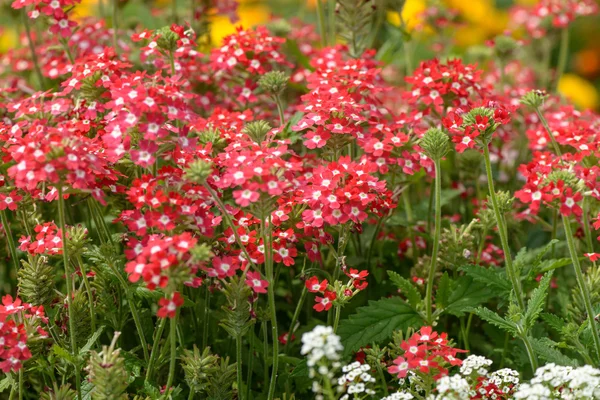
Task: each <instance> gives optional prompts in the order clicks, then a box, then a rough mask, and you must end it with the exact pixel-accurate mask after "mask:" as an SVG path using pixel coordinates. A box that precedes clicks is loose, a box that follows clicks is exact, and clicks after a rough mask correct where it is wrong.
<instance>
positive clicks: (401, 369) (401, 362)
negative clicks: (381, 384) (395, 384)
mask: <svg viewBox="0 0 600 400" xmlns="http://www.w3.org/2000/svg"><path fill="white" fill-rule="evenodd" d="M409 370H410V367H409V365H408V361H406V359H404V357H396V359H395V360H394V365H392V366H390V367H388V372H389V373H390V374H392V375H396V377H397V378H398V379H401V378H405V377H406V374H407V373H408V371H409Z"/></svg>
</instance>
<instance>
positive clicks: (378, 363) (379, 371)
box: [375, 360, 390, 397]
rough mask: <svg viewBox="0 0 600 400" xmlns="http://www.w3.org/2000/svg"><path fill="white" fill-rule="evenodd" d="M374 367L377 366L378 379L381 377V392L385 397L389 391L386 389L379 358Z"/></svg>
mask: <svg viewBox="0 0 600 400" xmlns="http://www.w3.org/2000/svg"><path fill="white" fill-rule="evenodd" d="M375 368H377V373H378V374H379V379H381V387H382V388H383V393H384V394H385V396H386V397H387V396H388V395H389V394H390V392H389V390H388V385H387V381H386V379H385V375H384V374H383V368H381V362H380V361H379V360H377V361H376V364H375Z"/></svg>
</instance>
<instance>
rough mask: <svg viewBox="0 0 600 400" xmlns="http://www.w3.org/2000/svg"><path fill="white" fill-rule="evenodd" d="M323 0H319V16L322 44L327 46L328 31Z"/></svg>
mask: <svg viewBox="0 0 600 400" xmlns="http://www.w3.org/2000/svg"><path fill="white" fill-rule="evenodd" d="M321 1H322V0H317V17H318V20H319V35H320V36H321V46H322V47H325V46H327V32H326V31H325V11H324V10H323V4H322V3H321Z"/></svg>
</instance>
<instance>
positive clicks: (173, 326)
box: [165, 313, 177, 399]
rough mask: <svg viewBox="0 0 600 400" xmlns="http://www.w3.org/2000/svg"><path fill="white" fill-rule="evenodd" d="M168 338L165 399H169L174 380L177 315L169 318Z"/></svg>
mask: <svg viewBox="0 0 600 400" xmlns="http://www.w3.org/2000/svg"><path fill="white" fill-rule="evenodd" d="M169 338H170V339H171V354H170V356H171V361H170V363H169V377H168V378H167V387H166V389H165V399H168V398H170V397H169V393H170V392H171V386H172V385H173V379H174V378H175V362H176V360H177V313H176V314H175V316H174V317H173V318H171V323H170V333H169Z"/></svg>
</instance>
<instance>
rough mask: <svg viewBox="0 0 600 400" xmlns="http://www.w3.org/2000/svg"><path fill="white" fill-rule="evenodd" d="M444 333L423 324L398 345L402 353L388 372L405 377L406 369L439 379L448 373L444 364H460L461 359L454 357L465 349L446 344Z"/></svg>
mask: <svg viewBox="0 0 600 400" xmlns="http://www.w3.org/2000/svg"><path fill="white" fill-rule="evenodd" d="M447 336H448V335H447V334H446V333H441V334H439V335H438V333H437V332H434V331H433V330H432V328H431V327H430V326H424V327H423V328H421V330H420V331H419V332H416V333H414V334H413V335H412V336H411V337H410V339H408V340H406V341H404V342H402V344H401V345H400V347H401V348H402V350H404V355H403V356H399V357H397V358H396V359H395V360H394V362H393V365H391V366H390V367H388V372H389V373H390V374H392V375H396V376H397V377H398V378H404V377H406V374H407V373H408V371H415V372H417V371H418V372H421V373H423V374H426V375H431V374H433V373H434V372H435V375H434V376H433V379H436V380H437V379H439V378H440V377H442V376H444V375H448V369H447V368H446V366H457V365H461V364H462V361H461V360H460V359H458V358H456V355H457V354H458V353H464V352H465V350H460V349H456V348H454V347H452V346H450V345H449V344H448V339H447Z"/></svg>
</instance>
